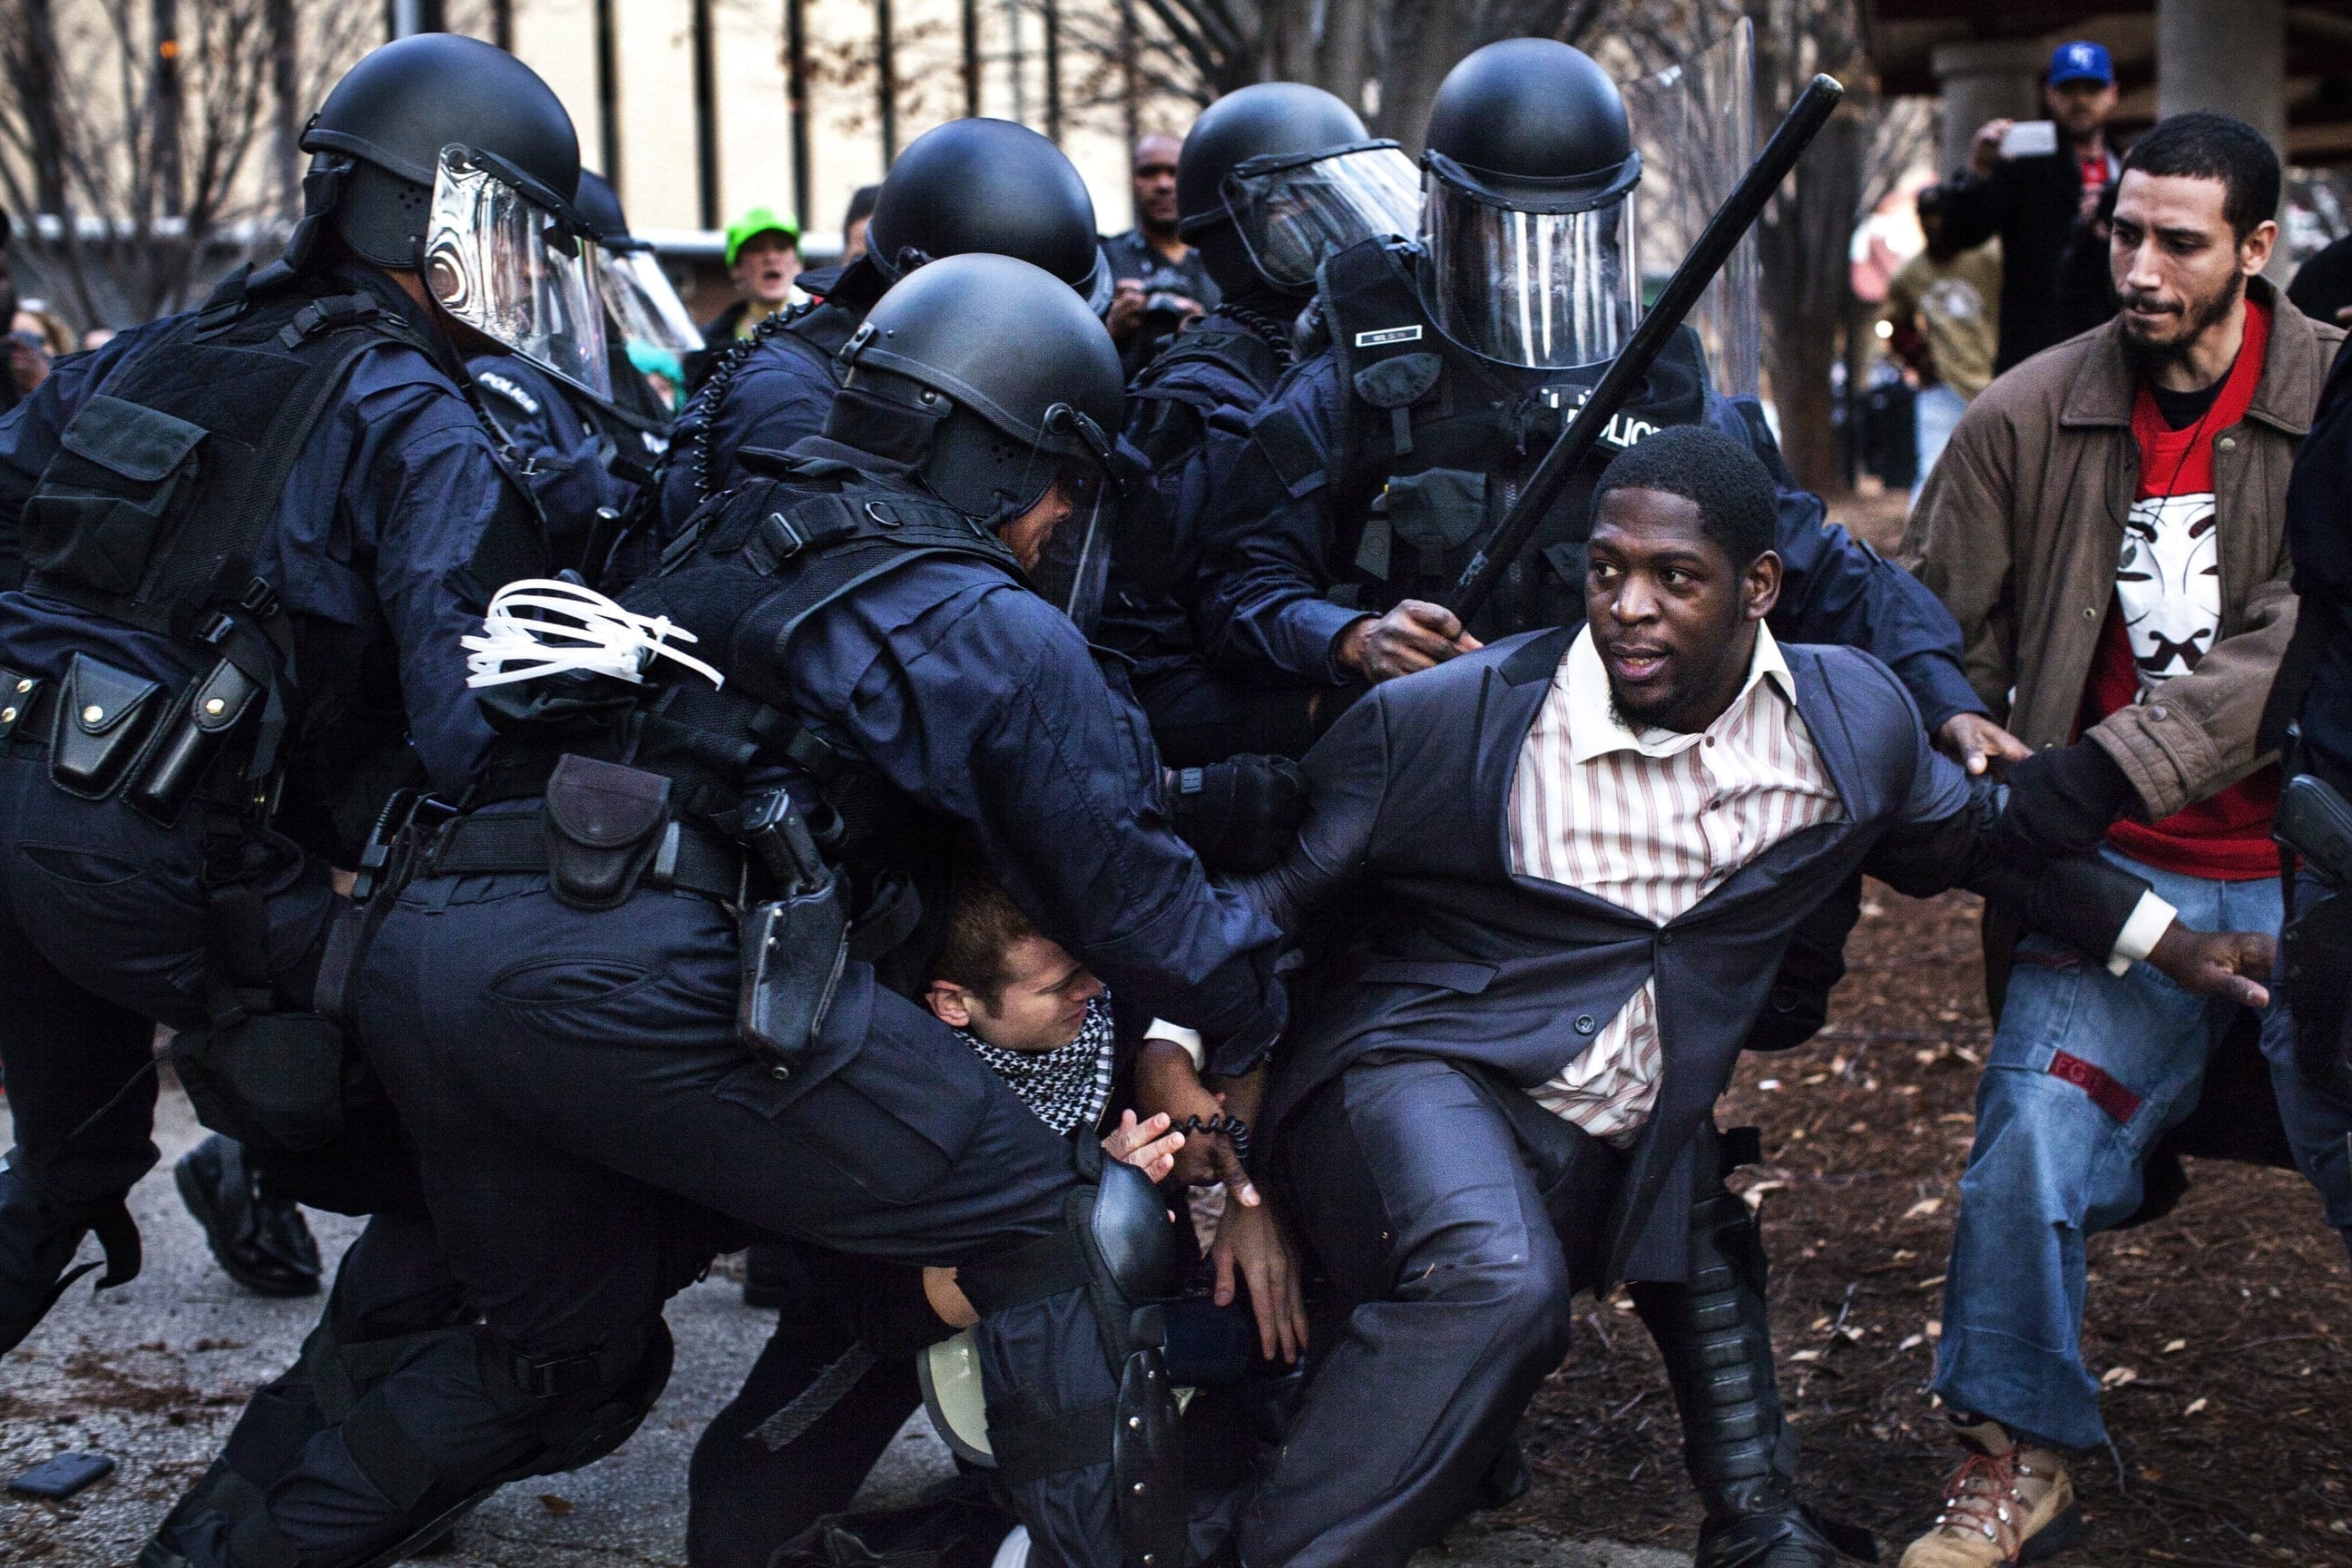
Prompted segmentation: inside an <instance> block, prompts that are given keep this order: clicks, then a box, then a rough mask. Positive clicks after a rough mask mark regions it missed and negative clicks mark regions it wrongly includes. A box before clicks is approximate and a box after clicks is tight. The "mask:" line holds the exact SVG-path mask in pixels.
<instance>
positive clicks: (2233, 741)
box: [1902, 278, 2344, 820]
mask: <svg viewBox="0 0 2352 1568" xmlns="http://www.w3.org/2000/svg"><path fill="white" fill-rule="evenodd" d="M2249 290H2250V292H2251V293H2252V297H2253V298H2255V299H2258V300H2263V301H2264V302H2265V303H2267V304H2269V305H2270V306H2271V309H2272V311H2273V315H2272V319H2271V335H2270V345H2269V348H2268V349H2267V351H2266V352H2265V353H2264V356H2263V374H2262V381H2261V383H2260V384H2258V385H2257V386H2256V387H2255V388H2254V398H2253V403H2252V406H2251V407H2249V408H2248V410H2247V412H2246V417H2245V418H2244V419H2243V420H2242V421H2241V422H2240V423H2238V424H2236V425H2233V426H2231V427H2230V428H2228V429H2227V430H2223V431H2220V432H2218V433H2217V434H2216V435H2215V436H2214V437H2213V493H2214V495H2215V497H2216V498H2217V500H2216V521H2217V526H2218V527H2219V529H2220V532H2221V537H2220V540H2219V542H2218V543H2219V551H2218V554H2219V557H2220V564H2221V634H2220V637H2219V639H2218V640H2217V641H2216V642H2215V643H2214V645H2213V647H2211V649H2210V650H2209V651H2208V652H2207V653H2206V655H2205V657H2204V658H2203V659H2202V660H2201V661H2200V663H2199V664H2198V666H2197V668H2196V669H2195V670H2193V671H2191V672H2189V673H2188V674H2185V675H2178V676H2175V677H2173V678H2172V679H2170V680H2168V681H2166V682H2165V684H2164V689H2163V691H2162V693H2161V694H2160V695H2159V696H2158V699H2157V700H2154V701H2151V702H2148V703H2147V704H2145V705H2143V706H2139V707H2133V708H2126V709H2124V710H2120V711H2118V712H2116V713H2112V714H2110V715H2108V716H2107V717H2106V718H2105V719H2103V720H2101V721H2099V723H2098V724H2096V725H2095V726H2094V727H2093V728H2092V730H2091V731H2090V734H2091V735H2092V736H2093V737H2094V738H2095V739H2096V740H2097V741H2098V742H2099V744H2101V745H2102V746H2105V748H2106V750H2107V752H2108V753H2109V754H2110V755H2112V756H2113V757H2114V758H2115V760H2116V763H2117V764H2118V765H2119V766H2121V767H2122V769H2123V771H2124V773H2126V775H2127V776H2128V777H2129V778H2130V779H2131V782H2132V784H2133V785H2134V786H2135V787H2136V788H2137V790H2138V791H2139V795H2140V799H2141V801H2142V803H2143V805H2145V807H2146V809H2147V815H2148V816H2149V818H2150V819H2151V820H2156V819H2160V818H2163V817H2166V816H2171V815H2172V814H2173V813H2174V812H2176V811H2179V809H2180V808H2181V807H2182V806H2184V805H2189V803H2190V802H2192V801H2196V800H2200V799H2202V798H2204V797H2205V796H2207V795H2211V794H2212V793H2214V792H2215V791H2216V790H2220V789H2222V788H2225V787H2227V786H2228V785H2230V784H2233V783H2235V782H2236V781H2237V780H2239V779H2241V778H2243V777H2244V776H2245V775H2246V774H2248V773H2252V772H2253V771H2254V769H2255V767H2256V766H2257V765H2258V764H2259V763H2262V762H2263V760H2264V759H2263V757H2261V756H2260V755H2258V754H2257V753H2256V752H2255V750H2254V729H2255V726H2256V724H2257V722H2258V721H2260V720H2261V718H2262V711H2263V698H2264V697H2265V696H2266V695H2267V694H2268V693H2269V690H2270V685H2271V679H2272V677H2273V675H2274V674H2275V673H2276V672H2277V669H2278V663H2279V657H2280V655H2281V654H2283V653H2284V651H2285V650H2286V644H2287V637H2288V636H2289V635H2290V634H2291V633H2292V632H2293V631H2294V594H2293V593H2292V592H2291V591H2290V590H2289V588H2288V586H2287V572H2288V563H2287V552H2286V517H2285V500H2286V481H2287V473H2288V470H2289V469H2290V468H2292V467H2293V466H2294V452H2295V447H2296V446H2297V445H2298V444H2299V443H2300V442H2301V440H2302V438H2303V436H2304V434H2305V432H2306V431H2307V430H2309V429H2310V427H2311V416H2312V412H2313V410H2314V408H2315V406H2316V405H2317V404H2318V402H2319V389H2320V386H2321V384H2322V383H2324V382H2325V381H2326V379H2327V367H2328V365H2329V364H2330V363H2332V362H2333V361H2334V360H2335V357H2336V348H2337V346H2338V345H2339V344H2340V343H2342V342H2343V341H2344V333H2343V331H2341V330H2339V329H2338V328H2336V327H2332V326H2322V325H2320V324H2318V323H2317V322H2315V321H2312V320H2310V319H2309V318H2308V317H2306V316H2305V315H2304V314H2303V313H2302V312H2301V311H2300V310H2296V309H2295V308H2294V305H2292V304H2290V303H2289V302H2288V301H2287V300H2286V299H2285V298H2284V296H2283V295H2281V294H2280V293H2279V292H2278V291H2277V290H2276V289H2273V288H2272V287H2271V285H2270V284H2269V283H2268V282H2267V281H2265V280H2264V279H2260V278H2257V279H2253V280H2252V283H2251V284H2250V285H2249ZM2122 335H2123V329H2122V325H2121V323H2120V321H2109V322H2108V323H2107V324H2106V325H2105V326H2104V327H2100V328H2098V329H2096V330H2095V331H2089V332H2085V333H2084V334H2083V335H2082V336H2080V337H2077V338H2073V339H2070V340H2068V341H2067V342H2063V343H2061V344H2059V345H2058V346H2057V347H2056V348H2053V349H2049V350H2045V351H2044V352H2042V353H2039V354H2036V355H2035V356H2034V357H2032V359H2030V360H2027V361H2026V362H2025V363H2023V364H2021V365H2019V366H2018V367H2017V368H2016V369H2014V370H2011V372H2009V373H2008V374H2005V375H2003V376H2001V377H2000V379H1999V380H1997V381H1995V382H1994V383H1993V384H1992V385H1991V386H1990V387H1988V388H1987V389H1986V390H1985V392H1984V394H1983V395H1981V396H1979V397H1978V398H1977V399H1976V401H1975V402H1973V403H1971V404H1970V405H1969V411H1968V413H1967V414H1966V415H1965V416H1962V418H1961V420H1960V423H1959V427H1958V429H1957V430H1955V431H1954V432H1953V434H1952V441H1951V445H1950V446H1948V447H1946V448H1945V449H1944V455H1943V458H1942V459H1941V460H1940V461H1938V462H1937V465H1936V471H1935V473H1934V475H1933V476H1932V477H1931V478H1930V479H1928V481H1927V489H1926V490H1925V491H1924V492H1922V494H1921V495H1920V497H1919V505H1918V507H1917V509H1916V510H1914V511H1913V512H1912V514H1911V523H1910V527H1909V529H1908V530H1907V531H1906V533H1905V534H1904V538H1903V549H1902V559H1903V563H1904V564H1905V565H1906V566H1908V567H1909V568H1910V569H1911V570H1912V571H1913V572H1914V573H1916V574H1917V575H1918V577H1919V580H1920V581H1921V582H1923V583H1925V584H1927V587H1928V588H1929V589H1930V590H1931V591H1932V592H1933V593H1934V594H1935V595H1936V596H1937V598H1939V599H1941V600H1943V601H1944V605H1945V607H1946V608H1948V609H1949V610H1950V611H1951V612H1952V616H1953V618H1954V619H1956V620H1958V622H1959V623H1960V632H1961V636H1962V638H1963V639H1964V647H1965V651H1966V656H1967V664H1968V672H1969V681H1970V682H1971V683H1972V684H1973V685H1974V686H1975V687H1976V689H1977V694H1978V695H1979V697H1981V698H1983V699H1984V700H1985V702H1986V704H1987V705H1988V706H1989V707H1990V709H1991V710H1992V713H1993V716H1994V717H1995V718H1996V719H2000V720H2001V721H2003V722H2004V723H2006V724H2007V725H2008V726H2009V728H2010V730H2011V731H2012V732H2014V733H2015V734H2016V735H2017V737H2018V738H2019V739H2020V740H2021V741H2023V742H2025V743H2026V744H2027V745H2029V746H2032V747H2034V748H2035V749H2036V750H2040V749H2042V748H2044V747H2049V746H2062V745H2064V744H2066V743H2067V742H2070V741H2072V740H2073V739H2074V724H2075V720H2076V719H2077V717H2078V716H2079V714H2080V711H2081V708H2082V702H2083V688H2084V682H2085V681H2086V680H2087V679H2089V676H2090V671H2091V658H2092V655H2093V654H2094V653H2095V651H2096V649H2097V647H2098V644H2099V634H2100V631H2101V629H2102V628H2103V627H2104V626H2105V624H2106V619H2107V611H2108V607H2109V606H2110V605H2112V604H2113V603H2114V601H2115V592H2116V559H2117V557H2118V556H2119V554H2120V553H2121V551H2122V548H2123V529H2124V519H2125V517H2126V514H2127V513H2128V512H2129V511H2130V510H2131V506H2132V502H2133V500H2134V499H2135V497H2136V496H2137V493H2138V488H2139V444H2138V443H2137V441H2135V440H2134V439H2133V438H2132V433H2131V416H2132V400H2133V398H2134V396H2135V395H2137V383H2136V382H2135V379H2134V377H2133V374H2132V372H2131V370H2130V369H2129V367H2128V366H2127V365H2126V363H2125V360H2124V354H2123V347H2122Z"/></svg>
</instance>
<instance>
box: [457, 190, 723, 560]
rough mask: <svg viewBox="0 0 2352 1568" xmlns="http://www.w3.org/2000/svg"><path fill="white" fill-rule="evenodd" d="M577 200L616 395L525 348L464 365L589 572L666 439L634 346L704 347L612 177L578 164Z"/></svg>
mask: <svg viewBox="0 0 2352 1568" xmlns="http://www.w3.org/2000/svg"><path fill="white" fill-rule="evenodd" d="M574 205H575V207H576V209H577V210H578V212H579V215H580V217H581V221H582V222H583V223H584V224H586V225H587V226H588V230H589V232H590V234H591V235H593V237H594V238H595V240H596V251H595V261H596V283H597V293H598V296H599V299H600V300H601V301H602V304H603V309H604V339H605V359H606V363H607V367H608V368H607V371H606V380H607V382H608V383H609V384H610V387H611V392H610V395H607V396H598V395H595V394H594V393H592V392H590V391H589V390H588V389H586V388H585V387H583V386H580V385H578V384H575V383H572V382H569V381H565V380H563V379H562V377H560V376H557V375H554V374H551V373H549V372H547V371H545V370H542V369H541V368H540V367H539V366H538V365H535V364H533V363H531V362H530V360H529V359H528V358H526V357H524V356H522V355H520V354H515V353H486V354H478V355H476V356H474V357H473V358H472V359H471V360H470V361H468V362H467V369H469V370H471V371H472V372H473V374H474V384H475V385H476V386H478V388H479V389H480V390H481V393H482V402H483V407H484V410H485V412H486V413H487V414H488V417H489V419H490V421H491V424H492V426H494V428H495V431H496V433H497V434H498V435H499V437H503V438H504V439H505V441H506V442H507V444H508V445H509V448H510V455H511V456H512V457H513V458H515V460H516V463H517V466H518V468H520V470H521V471H522V473H523V474H524V476H525V477H526V478H527V479H529V480H530V486H531V489H532V491H533V492H534V493H535V494H536V495H537V496H538V498H539V502H540V508H541V510H542V511H543V512H545V513H546V515H547V519H548V522H549V525H550V529H551V546H552V549H553V552H554V555H555V558H556V560H557V562H558V563H560V564H563V565H570V566H575V567H577V568H579V569H580V570H582V571H583V572H585V573H587V574H590V575H592V576H593V575H595V574H597V573H598V572H599V571H600V570H601V569H602V567H603V565H604V562H603V560H602V558H601V557H602V554H603V550H604V548H607V547H609V546H610V544H611V543H612V542H613V534H614V528H615V527H616V526H617V521H618V519H619V518H620V517H621V515H622V514H623V513H624V512H625V511H626V510H628V507H629V504H630V501H631V500H632V499H633V498H634V497H635V495H636V493H637V492H638V491H639V490H640V489H643V488H644V487H646V486H647V485H650V484H651V483H652V482H653V478H654V473H655V469H656V467H657V465H658V464H659V463H660V461H661V458H662V455H663V454H664V453H665V452H667V451H668V450H669V429H670V425H671V422H672V420H671V415H670V411H669V409H668V407H667V405H664V404H663V402H662V401H661V400H660V399H659V398H658V397H656V395H655V394H654V390H653V388H652V386H651V385H650V384H648V383H647V382H646V377H645V375H644V374H643V373H642V372H640V371H639V370H638V368H637V366H636V365H635V363H634V362H633V358H632V354H633V353H641V352H643V350H645V349H648V348H650V349H653V350H656V351H660V352H664V353H670V354H675V355H682V354H687V353H695V352H697V351H698V350H699V349H700V348H701V347H702V334H701V333H700V332H699V331H697V330H696V329H695V325H694V321H693V319H692V318H691V317H690V316H688V314H687V310H686V305H685V302H684V301H683V300H679V299H678V297H677V289H676V288H675V287H673V286H672V285H671V283H670V280H669V279H668V277H667V274H665V273H664V272H663V271H662V269H661V263H660V261H659V260H658V259H656V257H655V256H654V252H653V247H652V246H650V245H648V244H647V243H646V242H645V241H644V240H641V239H638V238H636V237H635V236H633V235H632V234H630V232H629V224H628V219H627V217H626V216H625V215H624V214H623V212H622V210H621V199H620V197H619V195H617V194H616V193H615V192H614V189H613V187H612V184H610V183H609V182H608V181H606V180H605V179H604V176H603V175H601V174H596V173H595V172H594V171H593V170H587V169H583V170H582V171H581V172H580V188H579V195H578V196H577V197H576V198H575V201H574ZM591 557H595V559H592V558H591Z"/></svg>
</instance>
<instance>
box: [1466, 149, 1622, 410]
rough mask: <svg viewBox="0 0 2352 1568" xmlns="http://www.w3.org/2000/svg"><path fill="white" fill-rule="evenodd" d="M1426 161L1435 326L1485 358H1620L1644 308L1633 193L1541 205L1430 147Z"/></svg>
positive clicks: (1543, 361)
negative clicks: (1484, 181)
mask: <svg viewBox="0 0 2352 1568" xmlns="http://www.w3.org/2000/svg"><path fill="white" fill-rule="evenodd" d="M1427 163H1428V168H1427V172H1426V174H1425V175H1424V181H1423V199H1422V209H1421V242H1422V249H1423V266H1424V267H1425V268H1427V273H1426V276H1425V278H1424V279H1423V294H1424V299H1425V300H1426V302H1427V303H1428V305H1429V308H1430V313H1431V315H1432V316H1433V318H1434V319H1435V321H1436V322H1437V327H1438V330H1439V331H1443V332H1444V334H1445V335H1446V336H1447V337H1448V338H1451V339H1452V340H1453V341H1454V342H1456V343H1459V344H1460V345H1461V346H1462V347H1464V348H1465V349H1468V350H1469V351H1470V352H1471V353H1475V354H1477V355H1479V356H1480V357H1482V358H1485V359H1489V360H1494V361H1496V362H1497V363H1502V364H1507V365H1517V366H1524V367H1527V368H1529V369H1540V370H1563V369H1569V368H1571V367H1574V366H1578V365H1590V364H1599V363H1601V362H1603V361H1605V360H1610V359H1613V358H1615V357H1616V355H1617V353H1618V351H1619V350H1620V349H1622V348H1623V347H1624V346H1625V340H1626V338H1627V337H1628V336H1630V335H1631V334H1632V332H1633V323H1634V321H1636V320H1637V319H1638V317H1639V316H1640V314H1641V311H1640V308H1639V295H1638V290H1639V289H1640V286H1641V271H1640V268H1639V267H1638V266H1637V265H1636V262H1635V258H1634V254H1633V251H1634V246H1633V192H1632V191H1631V190H1628V191H1626V192H1625V193H1624V194H1623V195H1621V196H1618V197H1616V198H1615V199H1612V200H1610V201H1607V202H1605V203H1602V204H1601V205H1582V206H1580V207H1579V210H1570V211H1552V212H1544V211H1537V210H1530V209H1529V207H1524V206H1517V205H1504V204H1503V203H1502V201H1501V200H1500V198H1499V197H1497V196H1496V195H1492V194H1489V193H1487V192H1485V191H1483V190H1481V189H1480V188H1478V187H1477V186H1476V184H1475V183H1474V182H1473V181H1472V180H1471V179H1470V178H1469V176H1467V175H1466V174H1462V173H1460V172H1459V170H1458V167H1456V166H1453V165H1451V163H1450V160H1447V159H1445V158H1444V157H1442V156H1440V155H1439V154H1437V153H1430V154H1428V155H1427ZM1531 205H1534V204H1531ZM1541 205H1555V204H1551V203H1545V204H1541ZM1556 205H1561V206H1577V205H1578V204H1575V203H1572V202H1570V201H1562V202H1560V203H1559V204H1556Z"/></svg>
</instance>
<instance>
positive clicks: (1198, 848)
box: [1168, 754, 1307, 875]
mask: <svg viewBox="0 0 2352 1568" xmlns="http://www.w3.org/2000/svg"><path fill="white" fill-rule="evenodd" d="M1168 816H1169V819H1170V821H1171V823H1172V824H1173V825H1174V826H1175V828H1176V836H1177V837H1179V838H1181V839H1182V840H1183V841H1184V842H1185V843H1187V844H1189V845H1191V846H1192V851H1193V853H1194V854H1196V855H1198V856H1200V858H1201V861H1202V864H1203V865H1205V866H1207V867H1208V868H1209V869H1210V870H1212V871H1229V872H1234V873H1236V874H1241V875H1246V874H1247V873H1249V872H1252V871H1263V870H1265V869H1266V868H1269V867H1271V866H1273V865H1274V864H1275V863H1276V861H1278V860H1280V859H1281V858H1282V856H1283V853H1284V851H1286V850H1287V849H1288V848H1289V847H1290V842H1291V839H1292V837H1293V836H1294V835H1295V834H1296V833H1297V828H1298V825H1299V824H1300V823H1302V822H1304V821H1306V820H1307V775H1306V774H1305V773H1302V772H1300V771H1299V767H1298V764H1297V763H1294V762H1292V761H1291V760H1290V759H1289V758H1288V757H1262V756H1257V755H1254V754H1253V755H1246V756H1239V757H1234V758H1230V759H1228V760H1227V761H1225V762H1222V763H1216V764H1215V765H1214V766H1212V767H1205V768H1179V769H1177V770H1176V771H1175V772H1174V773H1171V774H1170V775H1169V779H1168Z"/></svg>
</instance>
